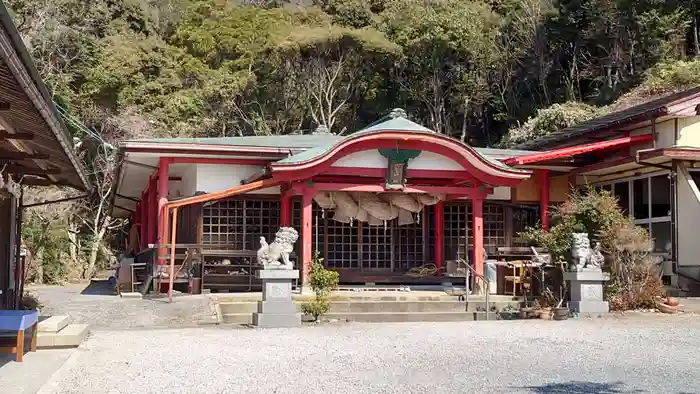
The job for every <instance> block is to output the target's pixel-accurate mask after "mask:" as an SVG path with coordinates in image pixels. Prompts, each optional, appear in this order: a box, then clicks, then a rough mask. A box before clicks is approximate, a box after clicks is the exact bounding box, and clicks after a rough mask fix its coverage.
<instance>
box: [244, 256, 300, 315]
mask: <svg viewBox="0 0 700 394" xmlns="http://www.w3.org/2000/svg"><path fill="white" fill-rule="evenodd" d="M255 277H256V278H258V279H261V280H262V288H263V292H262V293H263V299H262V301H258V311H257V312H256V313H254V314H253V325H254V326H257V327H262V328H278V327H300V326H301V313H299V312H297V307H296V305H294V302H293V301H292V281H293V280H295V279H299V270H286V269H262V270H259V271H257V272H256V273H255Z"/></svg>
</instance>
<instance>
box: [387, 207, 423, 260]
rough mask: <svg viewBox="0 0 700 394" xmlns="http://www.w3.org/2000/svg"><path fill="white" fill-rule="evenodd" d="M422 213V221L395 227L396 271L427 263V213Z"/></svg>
mask: <svg viewBox="0 0 700 394" xmlns="http://www.w3.org/2000/svg"><path fill="white" fill-rule="evenodd" d="M426 209H427V208H424V210H423V211H422V212H421V213H420V219H421V220H420V222H419V223H411V224H406V225H403V226H399V225H398V224H397V225H396V226H395V227H394V271H408V270H410V269H411V268H415V267H420V266H421V265H424V264H426V256H425V253H426V251H427V249H426V247H425V241H426V239H427V237H426V234H425V227H426V223H424V222H425V217H426V216H427V215H426V214H425V212H426Z"/></svg>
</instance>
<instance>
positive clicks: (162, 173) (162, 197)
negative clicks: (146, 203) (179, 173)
mask: <svg viewBox="0 0 700 394" xmlns="http://www.w3.org/2000/svg"><path fill="white" fill-rule="evenodd" d="M153 195H154V200H155V193H153ZM167 203H168V159H167V158H164V157H161V158H160V162H159V163H158V197H157V201H154V204H153V205H154V209H155V210H156V211H155V212H154V217H153V220H154V222H155V223H157V226H156V228H157V229H158V232H157V235H156V234H154V238H155V239H154V242H153V243H157V244H158V245H160V246H159V248H158V255H159V256H164V255H165V240H166V239H167V234H168V229H167V228H161V227H163V215H165V210H164V207H165V204H167ZM156 220H157V221H156ZM174 220H175V219H173V221H174ZM172 242H173V243H174V242H175V240H174V239H173V240H172ZM161 252H162V253H161ZM164 263H165V262H164V261H161V259H159V260H158V264H164Z"/></svg>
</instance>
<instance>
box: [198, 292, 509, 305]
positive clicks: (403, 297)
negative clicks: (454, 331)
mask: <svg viewBox="0 0 700 394" xmlns="http://www.w3.org/2000/svg"><path fill="white" fill-rule="evenodd" d="M212 298H213V299H214V300H215V301H216V302H220V303H229V302H257V301H259V300H262V295H261V294H260V293H251V294H245V295H236V296H234V295H221V294H217V295H214V296H212ZM292 299H293V300H294V301H296V302H304V301H310V300H311V299H313V295H299V294H294V295H293V296H292ZM330 299H331V301H458V297H456V296H451V295H448V294H445V293H441V294H434V293H433V294H431V295H423V294H421V293H420V292H395V294H391V293H384V292H380V293H372V292H356V293H355V292H353V293H339V294H333V295H332V296H331V297H330ZM469 300H470V301H482V302H483V301H484V300H485V296H469ZM522 300H523V297H513V296H508V295H497V294H492V295H489V301H490V302H506V301H522Z"/></svg>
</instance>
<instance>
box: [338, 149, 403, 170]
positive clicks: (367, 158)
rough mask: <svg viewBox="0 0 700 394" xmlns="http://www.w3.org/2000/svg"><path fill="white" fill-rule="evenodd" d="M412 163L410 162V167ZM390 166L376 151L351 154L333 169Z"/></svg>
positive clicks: (339, 160) (339, 161) (341, 159)
mask: <svg viewBox="0 0 700 394" xmlns="http://www.w3.org/2000/svg"><path fill="white" fill-rule="evenodd" d="M412 161H413V160H411V161H409V167H410V163H411V162H412ZM388 165H389V164H388V162H387V158H386V157H384V156H382V155H381V154H380V153H379V151H378V150H376V149H371V150H363V151H360V152H355V153H351V154H349V155H347V156H344V157H341V158H340V159H338V160H337V161H336V162H335V163H333V167H369V168H386V167H387V166H388Z"/></svg>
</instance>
